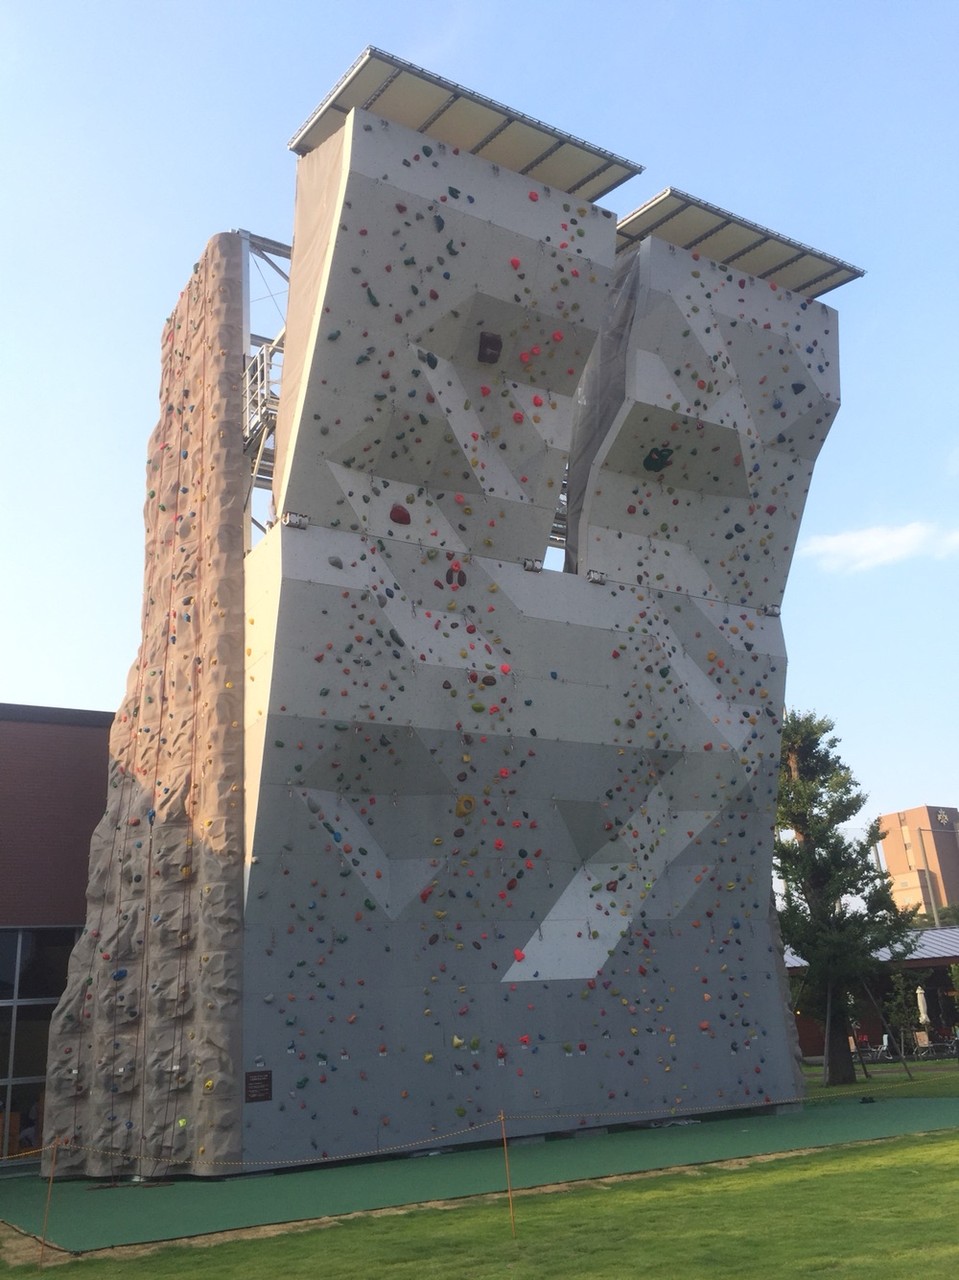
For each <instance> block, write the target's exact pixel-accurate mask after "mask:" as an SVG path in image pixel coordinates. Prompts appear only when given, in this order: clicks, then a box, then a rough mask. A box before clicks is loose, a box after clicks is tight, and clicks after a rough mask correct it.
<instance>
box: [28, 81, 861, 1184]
mask: <svg viewBox="0 0 959 1280" xmlns="http://www.w3.org/2000/svg"><path fill="white" fill-rule="evenodd" d="M373 110H374V111H375V104H373ZM239 254H240V244H239V240H238V237H235V236H220V237H217V238H216V239H215V240H214V241H212V242H211V245H210V247H209V249H208V250H207V253H206V254H205V255H204V257H203V258H202V260H201V261H200V263H198V264H197V267H196V269H195V272H194V276H193V278H192V280H191V282H190V285H189V286H188V288H187V290H186V291H185V292H184V294H183V296H182V297H181V300H180V303H179V305H178V307H177V310H176V312H175V314H174V316H173V318H172V319H171V321H170V322H169V324H168V326H167V329H166V331H165V333H164V361H163V381H162V393H161V409H162V412H161V420H160V424H159V426H158V428H157V430H156V432H155V433H154V436H153V438H152V440H151V445H150V464H149V470H148V498H147V563H146V587H145V596H144V600H145V606H144V639H143V646H142V649H141V653H140V655H139V658H138V661H137V663H136V665H135V667H134V669H133V671H132V673H131V678H130V686H129V690H128V695H127V698H126V700H125V702H124V706H123V708H122V709H121V712H120V714H119V715H118V718H117V722H116V726H115V729H114V734H113V741H112V749H113V754H114V764H113V771H112V776H111V786H110V793H109V797H108V809H107V814H106V816H105V818H104V820H103V823H102V824H101V826H100V827H99V828H98V831H97V834H96V836H95V838H94V843H93V851H92V856H91V880H90V895H89V915H88V920H87V928H86V930H85V932H84V936H83V938H82V939H81V941H80V943H79V945H78V947H77V950H76V953H75V955H74V957H73V961H72V964H71V969H70V985H69V989H68V991H67V993H66V995H65V996H64V999H63V1000H62V1002H61V1004H60V1007H59V1009H58V1011H57V1014H56V1018H55V1025H54V1032H53V1036H52V1039H51V1053H50V1089H49V1098H50V1102H49V1104H48V1117H49V1120H48V1133H47V1136H48V1139H49V1138H52V1137H57V1138H58V1139H62V1140H64V1141H66V1142H67V1143H69V1144H71V1145H70V1146H68V1147H67V1148H66V1151H65V1153H63V1154H61V1156H60V1161H61V1164H60V1167H61V1168H66V1169H68V1170H73V1171H79V1170H86V1171H88V1172H93V1173H103V1172H109V1171H116V1170H118V1169H119V1170H121V1171H123V1170H126V1171H132V1172H139V1173H146V1174H149V1173H150V1172H151V1171H156V1170H167V1169H170V1168H178V1169H180V1170H184V1171H190V1172H195V1173H203V1174H209V1173H222V1172H224V1171H229V1170H231V1169H239V1168H240V1167H244V1166H245V1167H257V1166H259V1167H278V1166H282V1165H285V1164H291V1163H295V1162H298V1161H316V1160H321V1159H324V1158H346V1157H351V1156H361V1155H370V1154H375V1153H377V1152H383V1151H395V1150H404V1149H418V1148H419V1149H422V1148H427V1147H430V1146H449V1145H453V1144H456V1143H463V1142H471V1141H477V1140H485V1139H488V1138H490V1137H495V1136H497V1132H498V1130H497V1129H496V1127H495V1126H496V1122H497V1118H498V1117H499V1116H500V1115H501V1114H503V1115H504V1116H506V1117H508V1119H509V1125H510V1131H511V1133H513V1134H516V1133H548V1132H563V1131H568V1130H573V1129H577V1128H582V1127H590V1126H596V1125H602V1124H604V1123H611V1122H616V1123H623V1122H628V1121H636V1122H643V1121H650V1120H657V1119H662V1118H664V1117H673V1116H684V1115H694V1114H701V1113H705V1112H716V1111H722V1110H727V1109H735V1108H749V1109H753V1108H756V1107H763V1106H773V1105H776V1104H779V1103H784V1102H788V1101H791V1100H793V1099H794V1098H795V1097H796V1095H797V1091H798V1080H797V1074H796V1059H795V1052H794V1049H795V1046H794V1039H793V1031H792V1021H791V1017H790V1014H789V1010H788V1006H787V1003H786V993H785V990H784V986H783V982H782V968H781V957H780V955H779V940H778V933H777V931H776V927H775V917H774V914H771V910H770V887H771V841H772V825H773V815H774V807H775V789H776V776H777V766H778V757H779V740H780V725H779V715H780V710H781V707H782V705H783V697H784V687H785V685H784V682H785V666H786V664H785V649H784V644H783V637H782V629H781V625H780V620H779V609H780V603H781V600H782V594H783V589H784V586H785V582H786V576H787V573H788V569H789V565H790V561H791V557H792V554H793V548H794V546H795V541H796V535H797V532H798V528H799V521H800V517H801V514H802V508H803V503H804V501H805V495H806V492H807V488H808V485H809V482H810V477H811V474H812V468H813V464H814V462H815V459H816V456H817V454H818V451H819V449H820V447H821V445H822V442H823V440H824V438H825V436H826V433H827V431H828V430H829V428H830V426H831V424H832V421H833V418H834V416H835V413H836V410H837V408H838V403H839V384H838V354H837V329H836V315H835V312H834V311H832V310H831V309H830V308H829V307H826V306H824V305H823V304H822V303H820V302H818V301H815V300H813V299H810V298H805V297H800V296H798V295H795V294H793V293H790V292H789V291H787V290H784V289H779V288H777V287H776V285H775V284H774V283H772V282H770V281H768V280H761V279H756V278H752V277H750V276H748V275H744V274H742V273H741V272H737V270H736V269H735V266H734V265H730V264H722V263H717V262H713V261H711V260H709V259H708V258H705V257H701V256H700V255H699V254H697V253H696V252H695V251H692V252H690V251H686V250H684V249H681V248H677V247H674V246H672V245H669V244H667V243H665V242H664V241H661V240H657V239H656V238H655V236H651V237H648V238H647V239H645V240H643V241H642V242H640V243H639V245H638V247H636V248H629V249H627V251H626V252H624V253H621V254H619V255H618V256H617V253H616V223H615V219H614V218H613V217H612V216H611V215H610V213H609V212H608V211H606V210H604V209H602V208H600V207H598V206H597V205H594V204H591V203H589V202H587V201H584V200H582V199H578V198H577V197H576V196H575V195H570V194H568V193H565V192H563V191H561V190H559V189H558V188H556V187H550V186H547V185H544V184H542V183H539V182H535V181H533V180H531V178H530V177H529V176H524V175H523V174H520V173H518V172H513V171H511V170H510V169H508V168H506V167H505V166H503V165H502V164H499V165H497V164H493V163H490V162H489V161H488V160H484V159H481V158H479V157H477V156H475V155H472V154H469V153H468V152H466V151H465V150H464V151H463V152H462V153H461V151H460V149H459V148H458V147H456V146H454V145H452V144H451V143H449V142H448V141H447V142H443V141H441V140H439V139H432V138H430V137H429V136H427V135H426V134H424V133H419V132H415V131H413V130H411V129H408V128H406V127H404V125H403V124H399V123H396V122H395V121H390V120H387V119H384V118H381V117H379V116H377V115H375V114H373V113H372V111H366V110H362V109H360V108H357V109H355V110H352V111H350V112H349V114H347V115H345V116H343V117H342V119H341V120H340V121H339V123H338V125H337V127H336V128H334V129H332V131H329V132H328V136H326V137H325V138H324V140H323V141H321V142H319V143H318V145H316V146H315V148H314V149H313V150H308V151H307V152H306V154H304V155H302V157H301V159H300V161H299V168H298V177H297V202H296V211H295V238H294V250H293V258H292V266H291V279H290V299H289V309H288V315H287V326H286V333H285V346H284V363H283V384H282V392H281V395H280V401H279V410H278V421H277V427H276V435H275V442H274V443H275V450H274V466H273V499H274V504H275V508H276V512H277V515H278V518H277V520H276V521H275V522H274V523H272V525H271V527H270V528H269V529H268V530H267V532H266V533H265V535H264V536H263V537H262V539H261V540H260V541H259V542H258V543H257V544H256V546H254V547H253V549H252V550H250V551H248V552H247V553H246V554H245V555H244V523H245V515H244V503H245V499H246V495H247V490H248V486H249V460H248V459H247V460H244V457H243V453H242V425H241V418H242V410H241V404H240V399H239V383H240V371H241V363H242V355H243V348H242V337H241V333H242V329H243V316H242V310H241V292H242V290H241V286H240V281H241V270H240V264H239V257H238V256H239ZM567 473H568V493H567V494H565V495H564V478H565V477H567ZM561 509H562V510H563V511H564V513H565V517H566V519H567V525H568V537H567V548H566V571H565V572H557V571H549V570H547V571H542V560H543V556H544V552H545V550H546V547H547V544H548V542H549V540H550V536H551V530H553V528H554V523H555V521H556V519H557V512H558V511H560V510H561ZM244 863H245V876H244V875H243V874H242V872H243V864H244Z"/></svg>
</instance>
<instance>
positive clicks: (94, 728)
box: [0, 703, 113, 1160]
mask: <svg viewBox="0 0 959 1280" xmlns="http://www.w3.org/2000/svg"><path fill="white" fill-rule="evenodd" d="M112 720H113V716H112V715H108V714H106V713H104V712H100V711H75V710H66V709H62V708H57V707H29V706H18V705H13V704H9V703H0V861H2V865H3V872H4V875H3V891H2V893H0V1130H2V1141H0V1160H2V1159H8V1158H13V1157H16V1156H18V1154H19V1153H20V1151H21V1150H24V1149H27V1148H29V1147H37V1146H39V1132H40V1127H41V1122H42V1113H43V1096H44V1086H45V1076H46V1059H47V1039H48V1035H49V1028H50V1018H51V1015H52V1013H53V1010H54V1007H55V1006H56V1003H57V1000H58V999H59V998H60V996H61V994H62V992H63V989H64V987H65V985H66V975H67V961H68V959H69V956H70V951H71V949H72V948H73V945H74V942H75V940H76V937H77V935H78V933H79V931H80V928H81V926H82V924H83V921H84V917H85V915H86V909H85V905H84V898H85V892H86V885H87V864H88V861H89V855H90V835H91V833H92V831H93V829H94V827H95V826H96V824H97V822H98V820H99V818H100V815H101V814H102V812H103V803H104V796H105V794H106V781H107V736H108V733H109V728H110V724H111V722H112ZM51 779H55V780H56V785H55V786H51V785H50V784H51Z"/></svg>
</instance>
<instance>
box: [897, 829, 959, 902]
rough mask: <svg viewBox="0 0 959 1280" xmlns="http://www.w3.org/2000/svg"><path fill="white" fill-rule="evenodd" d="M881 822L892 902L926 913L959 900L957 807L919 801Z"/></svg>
mask: <svg viewBox="0 0 959 1280" xmlns="http://www.w3.org/2000/svg"><path fill="white" fill-rule="evenodd" d="M880 823H881V826H882V830H883V831H884V832H885V833H886V834H885V836H884V838H883V842H882V851H883V855H884V857H885V860H886V867H887V869H888V871H889V874H890V876H891V877H892V886H893V888H892V892H893V897H894V898H895V900H896V903H897V904H898V905H899V906H900V907H919V908H920V910H921V911H922V912H923V913H924V914H926V915H934V914H935V911H936V910H938V909H939V908H940V907H945V906H949V905H951V904H953V903H959V809H951V808H946V807H942V806H939V807H937V806H934V805H920V806H919V807H918V808H916V809H906V810H904V811H903V812H902V813H886V814H883V816H882V818H880Z"/></svg>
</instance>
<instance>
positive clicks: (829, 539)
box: [798, 520, 959, 573]
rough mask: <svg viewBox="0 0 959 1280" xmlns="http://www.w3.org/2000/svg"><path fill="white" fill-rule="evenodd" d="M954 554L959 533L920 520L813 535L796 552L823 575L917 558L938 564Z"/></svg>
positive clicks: (958, 547) (957, 550)
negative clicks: (813, 562)
mask: <svg viewBox="0 0 959 1280" xmlns="http://www.w3.org/2000/svg"><path fill="white" fill-rule="evenodd" d="M957 553H959V529H941V528H939V527H938V526H937V525H934V524H929V523H927V522H925V521H922V520H913V521H912V522H911V523H909V524H900V525H891V524H877V525H872V526H871V527H870V528H867V529H850V530H848V531H847V532H846V533H822V534H814V535H813V536H812V537H811V538H806V539H805V540H804V541H803V542H802V543H801V544H800V546H799V548H798V554H799V555H801V556H807V557H811V558H813V559H815V560H817V561H818V563H819V567H820V568H821V569H824V570H826V572H827V573H861V572H862V571H863V570H866V569H878V568H879V567H880V566H881V565H887V564H899V563H901V562H902V561H903V560H914V559H916V558H917V557H924V558H927V559H932V560H942V559H944V558H945V557H946V556H951V555H956V554H957Z"/></svg>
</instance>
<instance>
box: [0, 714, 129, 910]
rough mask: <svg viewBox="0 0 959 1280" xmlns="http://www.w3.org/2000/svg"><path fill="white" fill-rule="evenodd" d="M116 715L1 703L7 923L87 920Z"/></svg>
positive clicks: (2, 874) (1, 845)
mask: <svg viewBox="0 0 959 1280" xmlns="http://www.w3.org/2000/svg"><path fill="white" fill-rule="evenodd" d="M112 722H113V716H112V715H111V714H109V713H107V712H102V711H73V710H63V709H60V708H55V707H24V706H16V705H11V704H9V703H0V927H10V926H17V925H19V926H22V927H28V926H32V925H76V924H82V923H83V920H84V918H85V916H86V906H85V897H86V886H87V862H88V860H89V855H90V836H91V835H92V834H93V829H94V827H95V826H96V824H97V823H98V822H99V820H100V818H101V817H102V815H103V811H104V808H105V807H106V794H107V764H108V754H109V753H108V739H109V733H110V725H111V724H112Z"/></svg>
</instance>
